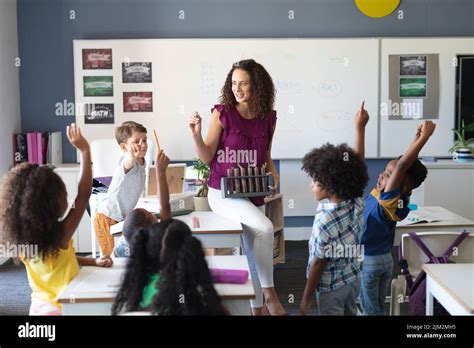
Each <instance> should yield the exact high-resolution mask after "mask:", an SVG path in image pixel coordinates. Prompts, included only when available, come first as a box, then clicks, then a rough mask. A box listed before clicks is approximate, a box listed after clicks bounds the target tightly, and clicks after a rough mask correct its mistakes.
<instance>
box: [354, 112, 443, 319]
mask: <svg viewBox="0 0 474 348" xmlns="http://www.w3.org/2000/svg"><path fill="white" fill-rule="evenodd" d="M357 118H358V119H361V120H364V122H362V123H360V124H358V125H357V126H356V134H357V138H358V139H364V133H365V126H366V124H367V121H368V119H369V115H368V114H367V111H366V110H365V109H364V103H362V106H361V108H360V110H359V112H358V114H357ZM435 128H436V125H435V124H434V123H433V122H431V121H424V122H423V123H422V124H420V125H419V126H418V129H417V133H416V135H415V139H414V140H413V142H412V144H411V145H410V147H409V148H408V150H407V151H406V152H405V153H404V154H403V156H400V157H399V158H398V159H395V160H392V161H390V162H388V163H387V166H386V167H385V169H384V171H383V172H382V173H380V174H379V176H378V179H377V185H376V187H375V188H374V189H373V190H372V191H371V192H370V194H369V195H367V197H366V198H365V209H364V220H365V224H364V231H363V233H362V244H363V245H364V253H365V255H364V263H363V265H362V266H363V271H362V278H361V291H360V302H361V305H362V310H363V314H364V315H383V314H384V312H383V309H384V303H385V296H386V293H387V288H388V286H389V284H390V280H391V279H392V272H393V259H392V253H391V251H392V247H393V241H394V238H395V226H396V224H397V221H401V220H403V219H404V218H406V216H407V215H408V213H409V209H408V203H409V200H410V195H411V191H412V190H413V189H415V188H417V187H418V186H420V185H421V184H422V183H423V181H424V180H425V178H426V175H427V170H426V168H425V166H424V165H423V164H422V163H421V162H420V161H419V160H418V159H417V157H418V154H419V152H420V150H421V149H422V148H423V146H424V145H425V144H426V142H427V141H428V139H429V138H430V137H431V135H432V134H433V132H434V130H435ZM361 143H362V144H363V141H361ZM357 146H358V144H357V143H356V149H357ZM359 146H360V145H359ZM356 151H357V150H356ZM359 151H360V150H359Z"/></svg>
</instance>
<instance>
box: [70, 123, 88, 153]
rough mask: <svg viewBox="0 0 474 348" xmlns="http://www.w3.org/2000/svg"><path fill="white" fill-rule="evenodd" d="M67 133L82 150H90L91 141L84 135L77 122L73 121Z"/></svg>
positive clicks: (73, 143) (73, 144) (71, 141)
mask: <svg viewBox="0 0 474 348" xmlns="http://www.w3.org/2000/svg"><path fill="white" fill-rule="evenodd" d="M66 135H67V138H68V140H69V142H70V143H71V144H72V146H74V147H75V148H76V149H78V150H79V151H81V152H89V143H88V142H87V140H86V139H85V138H84V137H83V135H82V133H81V129H80V128H79V127H77V126H76V124H75V123H71V124H70V125H69V126H67V128H66Z"/></svg>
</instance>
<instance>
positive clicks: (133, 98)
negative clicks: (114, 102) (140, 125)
mask: <svg viewBox="0 0 474 348" xmlns="http://www.w3.org/2000/svg"><path fill="white" fill-rule="evenodd" d="M152 111H153V92H123V112H152Z"/></svg>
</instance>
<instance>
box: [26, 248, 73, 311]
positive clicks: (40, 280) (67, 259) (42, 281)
mask: <svg viewBox="0 0 474 348" xmlns="http://www.w3.org/2000/svg"><path fill="white" fill-rule="evenodd" d="M21 261H22V262H23V263H24V265H25V267H26V272H27V274H28V282H29V283H30V287H31V290H32V293H31V297H32V298H38V299H42V300H45V301H48V302H50V303H53V304H55V305H56V306H58V307H59V308H62V306H61V305H60V304H59V303H58V297H59V295H60V294H61V293H62V292H63V291H64V289H65V288H66V286H67V285H68V284H69V282H70V281H71V280H72V279H73V278H74V277H75V276H76V275H77V274H78V273H79V263H78V262H77V257H76V251H75V250H74V246H73V245H72V240H71V241H69V246H68V248H67V249H59V253H58V255H57V256H56V257H52V256H48V257H47V258H46V259H45V260H44V261H43V260H42V259H41V258H36V259H30V260H27V259H24V258H21Z"/></svg>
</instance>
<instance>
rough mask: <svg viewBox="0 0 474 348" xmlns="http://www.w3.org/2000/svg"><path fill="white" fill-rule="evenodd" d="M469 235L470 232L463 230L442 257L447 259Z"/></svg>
mask: <svg viewBox="0 0 474 348" xmlns="http://www.w3.org/2000/svg"><path fill="white" fill-rule="evenodd" d="M467 236H469V232H466V230H464V232H461V233H460V234H459V236H458V237H457V238H456V239H455V240H454V242H453V243H452V244H451V245H450V246H449V247H448V249H446V251H445V252H444V253H443V256H442V257H443V258H445V259H446V260H447V259H448V258H449V257H450V256H451V255H452V254H453V252H454V249H455V248H457V247H458V246H459V245H460V244H461V243H462V242H463V241H464V239H466V238H467Z"/></svg>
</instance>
